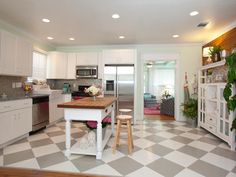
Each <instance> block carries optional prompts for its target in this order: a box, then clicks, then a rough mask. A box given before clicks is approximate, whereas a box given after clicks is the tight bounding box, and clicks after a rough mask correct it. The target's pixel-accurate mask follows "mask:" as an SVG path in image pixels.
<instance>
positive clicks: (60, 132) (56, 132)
mask: <svg viewBox="0 0 236 177" xmlns="http://www.w3.org/2000/svg"><path fill="white" fill-rule="evenodd" d="M64 134H65V132H64V131H55V132H48V133H47V135H48V136H50V137H53V136H59V135H64Z"/></svg>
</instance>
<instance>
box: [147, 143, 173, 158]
mask: <svg viewBox="0 0 236 177" xmlns="http://www.w3.org/2000/svg"><path fill="white" fill-rule="evenodd" d="M145 150H147V151H150V152H152V153H154V154H157V155H158V156H165V155H167V154H169V153H170V152H172V151H173V150H172V149H170V148H167V147H165V146H162V145H159V144H156V145H153V146H151V147H148V148H146V149H145Z"/></svg>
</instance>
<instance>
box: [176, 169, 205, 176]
mask: <svg viewBox="0 0 236 177" xmlns="http://www.w3.org/2000/svg"><path fill="white" fill-rule="evenodd" d="M174 177H204V176H202V175H200V174H199V173H196V172H194V171H192V170H190V169H184V170H182V171H181V172H180V173H178V174H177V175H175V176H174Z"/></svg>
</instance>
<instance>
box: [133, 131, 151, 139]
mask: <svg viewBox="0 0 236 177" xmlns="http://www.w3.org/2000/svg"><path fill="white" fill-rule="evenodd" d="M133 135H135V136H138V137H140V138H144V137H147V136H150V135H152V134H151V133H148V132H145V131H137V132H133Z"/></svg>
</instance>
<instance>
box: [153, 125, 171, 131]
mask: <svg viewBox="0 0 236 177" xmlns="http://www.w3.org/2000/svg"><path fill="white" fill-rule="evenodd" d="M153 128H155V129H157V130H163V131H164V130H170V129H171V128H170V127H166V126H164V125H157V126H155V127H153Z"/></svg>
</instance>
